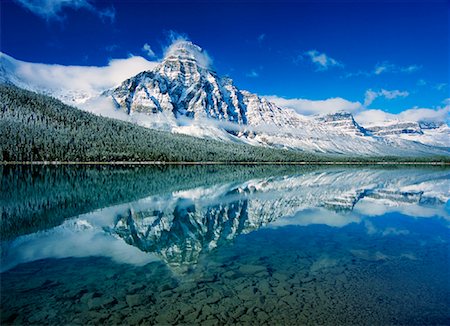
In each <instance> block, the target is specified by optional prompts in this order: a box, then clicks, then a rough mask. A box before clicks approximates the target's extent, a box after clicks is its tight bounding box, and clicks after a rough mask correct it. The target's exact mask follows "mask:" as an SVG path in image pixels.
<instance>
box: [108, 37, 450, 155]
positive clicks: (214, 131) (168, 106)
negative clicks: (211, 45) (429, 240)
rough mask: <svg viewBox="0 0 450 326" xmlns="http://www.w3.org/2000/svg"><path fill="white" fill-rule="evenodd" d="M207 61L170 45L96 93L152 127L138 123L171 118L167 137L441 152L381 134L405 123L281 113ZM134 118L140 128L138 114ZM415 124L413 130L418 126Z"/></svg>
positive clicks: (363, 151)
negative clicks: (151, 64) (154, 61)
mask: <svg viewBox="0 0 450 326" xmlns="http://www.w3.org/2000/svg"><path fill="white" fill-rule="evenodd" d="M208 59H209V58H208V56H207V55H206V53H204V51H203V50H202V49H201V48H199V47H198V46H196V45H194V44H192V43H191V42H188V41H180V42H176V43H174V44H173V45H172V46H171V47H170V48H169V49H168V51H167V53H166V56H165V58H164V59H163V60H162V61H161V63H160V64H158V65H157V66H156V67H155V68H154V69H153V70H150V71H144V72H141V73H139V74H138V75H136V76H134V77H132V78H129V79H127V80H125V81H124V82H123V83H122V84H121V85H119V86H118V87H116V88H114V89H111V90H108V91H106V92H104V93H103V95H105V96H108V97H110V98H111V99H112V100H113V102H114V103H115V105H116V108H117V109H118V110H121V111H124V112H126V113H127V114H128V115H129V116H134V115H136V114H142V113H143V114H145V115H146V116H147V118H149V119H150V120H151V122H146V123H143V125H146V126H149V125H151V127H152V128H158V123H159V122H156V121H161V119H163V120H164V119H170V121H169V122H166V123H165V124H164V123H163V124H161V125H160V126H163V125H164V127H161V128H165V129H167V125H171V126H172V127H171V129H170V130H171V131H173V132H178V133H185V134H189V135H194V136H200V137H209V138H215V139H220V140H230V139H231V140H233V141H244V142H250V143H252V144H254V145H263V146H274V147H284V148H289V149H294V150H303V151H308V152H322V153H335V154H353V155H410V156H412V155H427V154H430V153H434V154H436V153H437V151H442V149H440V150H435V149H433V148H432V147H430V146H424V145H422V144H419V143H417V142H410V141H406V140H404V139H394V138H384V137H383V136H384V135H391V134H392V133H397V132H414V131H415V130H416V129H414V128H413V126H410V125H409V124H406V125H402V126H396V127H393V128H390V129H389V128H388V131H385V129H383V128H381V127H380V128H379V127H376V126H375V127H374V128H372V129H370V131H369V130H366V129H365V128H364V127H362V126H360V125H359V124H358V123H357V122H356V121H355V119H354V118H353V116H352V114H350V113H348V112H338V113H334V114H328V115H324V116H315V117H306V116H303V115H300V114H298V113H297V112H295V111H294V110H292V109H287V108H280V107H278V106H277V105H276V104H274V103H272V102H270V101H268V100H267V99H265V98H263V97H260V96H258V95H256V94H252V93H250V92H248V91H245V90H240V89H239V88H237V87H236V86H235V85H234V84H233V81H232V80H231V79H230V78H227V77H225V78H221V77H219V76H218V75H217V74H216V72H215V71H214V70H212V69H211V68H210V65H209V61H208ZM147 118H146V119H147ZM136 120H137V123H139V116H138V118H136ZM193 124H194V126H193ZM187 125H189V127H187ZM414 127H417V128H418V130H419V131H420V126H418V125H417V126H414ZM373 136H376V137H373ZM233 137H234V138H233ZM236 137H237V139H236ZM382 137H383V138H382ZM445 153H446V152H441V153H440V154H445Z"/></svg>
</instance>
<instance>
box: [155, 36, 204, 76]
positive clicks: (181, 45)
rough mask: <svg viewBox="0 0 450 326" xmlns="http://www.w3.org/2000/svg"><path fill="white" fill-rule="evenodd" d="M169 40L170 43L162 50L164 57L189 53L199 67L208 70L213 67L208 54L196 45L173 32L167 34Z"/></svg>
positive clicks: (185, 37)
mask: <svg viewBox="0 0 450 326" xmlns="http://www.w3.org/2000/svg"><path fill="white" fill-rule="evenodd" d="M169 40H170V41H171V42H172V43H171V45H170V46H169V47H167V48H166V49H165V50H164V56H165V57H167V56H170V55H177V54H179V53H182V52H184V53H189V55H191V56H193V57H194V58H195V60H196V61H197V63H198V64H199V65H200V66H203V67H206V68H210V67H212V65H213V60H212V58H211V57H210V56H209V54H208V52H206V51H205V50H203V49H202V48H201V47H199V46H198V45H196V44H194V43H192V42H191V41H189V38H188V37H187V36H186V35H184V34H180V33H177V32H174V31H170V32H169Z"/></svg>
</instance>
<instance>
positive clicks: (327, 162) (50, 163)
mask: <svg viewBox="0 0 450 326" xmlns="http://www.w3.org/2000/svg"><path fill="white" fill-rule="evenodd" d="M1 165H156V166H160V165H381V166H383V165H432V166H450V162H412V161H403V162H392V161H391V162H390V161H386V162H384V161H374V162H364V161H353V162H352V161H342V162H334V161H325V162H314V161H298V162H220V161H206V162H165V161H140V162H135V161H114V162H97V161H85V162H75V161H25V162H19V161H11V162H5V161H2V162H0V166H1Z"/></svg>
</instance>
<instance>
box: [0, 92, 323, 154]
mask: <svg viewBox="0 0 450 326" xmlns="http://www.w3.org/2000/svg"><path fill="white" fill-rule="evenodd" d="M0 110H1V111H0V130H1V136H0V161H18V162H24V161H74V162H77V161H92V162H97V161H98V162H110V161H164V162H180V161H184V162H187V161H190V162H194V161H195V162H202V161H203V162H205V161H220V162H232V161H239V162H283V161H312V160H313V161H317V160H321V159H323V158H322V157H320V156H318V155H314V154H305V153H300V152H294V151H287V150H277V149H272V148H264V147H256V146H250V145H245V144H230V143H224V142H220V141H215V140H208V139H199V138H194V137H190V136H186V135H178V134H171V133H168V132H163V131H157V130H151V129H147V128H144V127H140V126H137V125H134V124H132V123H128V122H123V121H118V120H114V119H110V118H105V117H99V116H96V115H94V114H91V113H88V112H84V111H81V110H78V109H76V108H73V107H70V106H67V105H65V104H63V103H62V102H61V101H59V100H56V99H54V98H52V97H49V96H45V95H40V94H36V93H33V92H30V91H26V90H23V89H20V88H17V87H14V86H10V85H0Z"/></svg>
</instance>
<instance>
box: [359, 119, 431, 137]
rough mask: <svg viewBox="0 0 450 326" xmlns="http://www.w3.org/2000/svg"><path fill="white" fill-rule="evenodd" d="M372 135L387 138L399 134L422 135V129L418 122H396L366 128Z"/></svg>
mask: <svg viewBox="0 0 450 326" xmlns="http://www.w3.org/2000/svg"><path fill="white" fill-rule="evenodd" d="M367 130H368V131H370V132H371V133H372V134H373V135H376V136H387V135H400V134H416V135H423V131H422V128H421V126H420V124H419V123H418V122H408V121H396V122H391V123H386V124H382V125H373V126H370V127H367Z"/></svg>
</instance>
